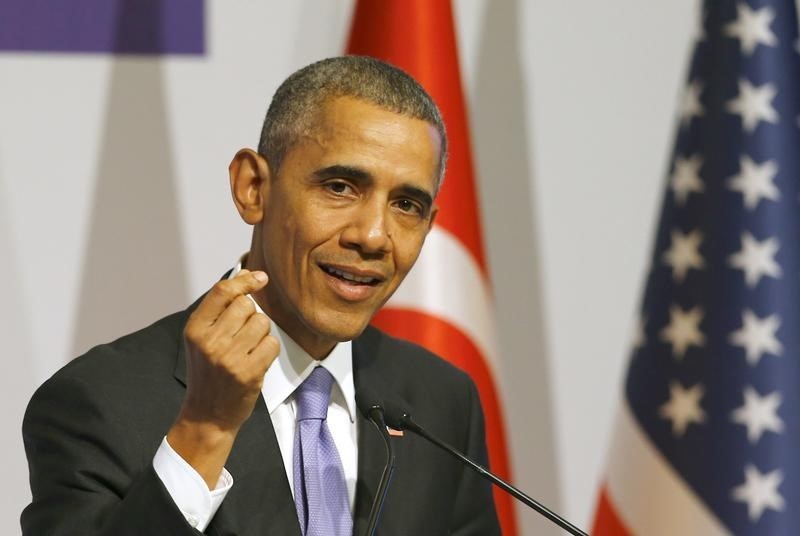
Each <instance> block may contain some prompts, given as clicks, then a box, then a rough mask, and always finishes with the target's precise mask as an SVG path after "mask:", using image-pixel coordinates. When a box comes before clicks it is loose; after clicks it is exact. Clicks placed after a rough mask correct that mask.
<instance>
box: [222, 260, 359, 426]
mask: <svg viewBox="0 0 800 536" xmlns="http://www.w3.org/2000/svg"><path fill="white" fill-rule="evenodd" d="M245 258H246V255H243V256H242V257H241V259H240V260H239V263H238V264H237V265H236V267H235V268H234V269H233V270H232V271H231V273H230V275H229V276H228V278H232V277H235V276H236V274H238V273H239V271H240V270H241V269H242V263H243V261H244V259H245ZM248 297H249V298H250V299H251V300H252V301H253V303H254V304H255V306H256V310H257V311H258V312H260V313H263V312H264V311H263V310H262V309H261V307H260V306H259V305H258V303H256V301H255V299H253V297H252V296H249V295H248ZM270 334H271V335H272V336H274V337H275V338H276V339H278V342H279V343H280V346H281V349H280V353H279V354H278V357H277V358H276V359H275V361H273V362H272V364H271V365H270V366H269V369H267V373H266V374H265V375H264V386H263V388H262V389H261V392H262V394H263V395H264V402H266V404H267V410H268V411H269V412H270V414H272V412H273V411H274V410H275V409H276V408H278V407H279V406H280V405H281V404H283V403H285V402H286V401H287V399H288V398H289V397H290V396H292V394H293V393H294V391H295V389H297V388H298V387H299V386H300V384H301V383H303V381H304V380H305V379H306V378H307V377H308V376H309V374H311V371H313V370H314V368H315V367H317V366H322V367H325V368H326V369H327V370H328V372H330V373H331V375H332V376H333V378H334V380H336V381H335V383H336V386H337V387H338V389H337V388H334V389H333V391H332V392H331V401H332V402H333V403H336V404H339V405H341V406H342V407H344V408H345V409H347V412H348V413H349V414H350V421H351V422H355V417H356V399H355V385H354V383H353V346H352V342H351V341H344V342H340V343H337V344H336V346H334V347H333V350H331V353H330V354H328V355H327V356H326V357H325V358H324V359H322V360H320V361H317V360H316V359H314V358H313V357H311V356H310V355H309V354H308V352H306V351H305V350H303V349H302V348H301V347H300V345H299V344H297V343H296V342H295V341H294V340H293V339H292V338H291V337H289V336H288V335H287V334H286V332H284V331H283V330H282V329H281V328H280V326H278V324H277V323H275V321H272V329H271V331H270Z"/></svg>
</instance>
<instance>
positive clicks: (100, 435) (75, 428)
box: [21, 376, 200, 536]
mask: <svg viewBox="0 0 800 536" xmlns="http://www.w3.org/2000/svg"><path fill="white" fill-rule="evenodd" d="M115 413H116V412H115V411H114V404H113V402H112V401H104V400H99V399H98V398H97V396H96V395H95V393H93V390H92V388H91V387H90V386H89V385H87V384H86V383H84V382H83V381H81V380H80V379H75V378H70V377H64V376H56V377H54V378H53V379H51V380H49V381H48V382H46V383H45V384H44V385H43V386H42V387H41V388H39V390H38V391H37V392H36V394H34V396H33V398H32V400H31V402H30V404H29V405H28V409H27V411H26V413H25V419H24V421H23V426H22V435H23V440H24V443H25V452H26V455H27V457H28V466H29V470H30V485H31V493H32V501H31V503H30V504H29V505H28V506H27V507H26V508H25V510H24V511H23V512H22V516H21V525H22V534H23V535H24V536H42V535H47V536H68V535H76V536H77V535H81V536H112V535H113V536H127V535H131V536H133V535H137V536H139V535H142V534H148V535H153V536H160V535H164V536H166V535H174V536H197V535H199V534H200V532H198V531H196V530H194V529H193V528H192V527H191V526H189V524H188V523H187V522H186V520H185V518H184V516H183V514H182V513H181V512H180V510H178V508H177V506H175V503H174V502H173V501H172V499H171V498H170V496H169V494H168V492H167V490H166V489H165V488H164V486H163V484H162V483H161V480H160V479H159V478H158V476H157V475H156V473H155V471H154V470H153V466H152V458H153V454H154V452H149V453H145V452H143V450H146V449H143V447H142V440H141V437H140V435H139V433H138V432H137V431H136V430H132V429H131V428H132V427H131V426H128V425H127V424H128V423H126V422H123V421H124V420H125V419H122V418H120V416H119V415H118V414H115Z"/></svg>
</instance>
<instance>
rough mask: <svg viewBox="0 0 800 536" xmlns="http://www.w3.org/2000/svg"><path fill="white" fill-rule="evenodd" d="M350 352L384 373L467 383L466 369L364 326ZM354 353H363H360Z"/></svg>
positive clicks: (468, 378)
mask: <svg viewBox="0 0 800 536" xmlns="http://www.w3.org/2000/svg"><path fill="white" fill-rule="evenodd" d="M354 345H355V346H354V348H355V349H354V353H355V354H356V355H357V358H359V357H361V358H363V359H364V360H366V361H369V362H370V363H371V364H372V366H374V367H378V368H380V369H382V370H383V371H384V372H385V373H387V374H394V375H398V376H399V377H406V376H413V377H415V378H416V379H417V380H420V381H426V380H427V381H430V382H436V383H437V384H439V385H441V382H445V383H453V384H458V385H462V384H471V383H472V380H471V379H470V377H469V375H467V373H466V372H464V371H463V370H461V369H459V368H458V367H456V366H454V365H453V364H451V363H449V362H448V361H446V360H445V359H443V358H442V357H440V356H438V355H436V354H434V353H433V352H431V351H430V350H428V349H426V348H424V347H422V346H420V345H418V344H415V343H413V342H411V341H408V340H405V339H398V338H396V337H393V336H391V335H389V334H388V333H386V332H384V331H381V330H379V329H378V328H376V327H373V326H368V327H367V329H366V330H364V332H363V333H362V334H361V336H359V337H358V338H357V339H356V340H355V341H354ZM358 354H367V355H361V356H359V355H358Z"/></svg>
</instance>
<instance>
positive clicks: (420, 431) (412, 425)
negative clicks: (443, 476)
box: [370, 412, 589, 536]
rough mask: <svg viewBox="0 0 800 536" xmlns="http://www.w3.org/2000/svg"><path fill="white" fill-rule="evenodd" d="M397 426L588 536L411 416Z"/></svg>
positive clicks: (579, 534)
mask: <svg viewBox="0 0 800 536" xmlns="http://www.w3.org/2000/svg"><path fill="white" fill-rule="evenodd" d="M392 420H393V419H392ZM397 424H400V425H401V426H400V428H402V429H406V430H409V431H411V432H414V433H415V434H417V435H419V436H422V437H423V438H425V439H427V440H428V441H430V442H431V443H433V444H434V445H436V446H437V447H439V448H440V449H442V450H444V451H445V452H447V453H448V454H450V455H451V456H454V457H455V458H457V459H458V460H460V461H462V462H463V463H465V464H467V465H468V466H469V467H470V468H471V469H472V470H474V471H475V472H477V473H478V474H479V475H480V476H482V477H483V478H485V479H486V480H489V481H490V482H491V483H492V484H494V485H496V486H499V487H501V488H502V489H504V490H505V491H507V492H508V493H510V494H511V495H513V496H514V497H515V498H516V499H518V500H519V501H521V502H523V503H525V504H526V505H528V506H529V507H530V508H533V509H534V510H536V511H537V512H539V513H540V514H542V515H543V516H544V517H546V518H547V519H549V520H550V521H552V522H553V523H555V524H556V525H558V526H559V527H561V528H562V529H564V530H566V531H567V532H569V533H570V534H573V535H574V536H589V535H588V534H587V533H585V532H583V531H582V530H581V529H579V528H578V527H576V526H575V525H573V524H572V523H570V522H569V521H567V520H566V519H564V518H563V517H561V516H560V515H558V514H556V513H555V512H553V511H552V510H550V509H549V508H547V507H546V506H544V505H543V504H541V503H540V502H538V501H536V500H535V499H534V498H532V497H529V496H528V495H526V494H524V493H523V492H522V491H521V490H519V489H517V488H515V487H514V486H512V485H511V484H509V483H508V482H506V481H505V480H503V479H502V478H500V477H498V476H496V475H494V474H493V473H491V472H489V471H488V470H487V469H486V468H485V467H483V466H481V465H479V464H477V463H475V462H473V461H472V460H470V459H469V458H467V457H466V456H464V455H463V454H461V453H460V452H459V451H457V450H456V449H454V448H453V447H451V446H450V445H448V444H447V443H444V442H443V441H440V440H438V439H437V438H435V437H433V436H432V435H430V434H429V433H428V432H427V431H426V430H425V429H424V428H422V427H421V426H420V425H418V424H417V423H416V422H414V420H413V419H412V418H411V415H409V414H407V413H405V412H404V413H403V415H402V417H401V418H400V419H398V423H397ZM393 426H394V423H393ZM387 435H388V434H387ZM370 534H371V533H370Z"/></svg>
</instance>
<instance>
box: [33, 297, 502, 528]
mask: <svg viewBox="0 0 800 536" xmlns="http://www.w3.org/2000/svg"><path fill="white" fill-rule="evenodd" d="M191 309H192V308H191V307H190V308H189V309H187V310H186V311H182V312H179V313H175V314H173V315H170V316H168V317H166V318H164V319H162V320H159V321H158V322H156V323H155V324H153V325H151V326H149V327H147V328H145V329H143V330H141V331H138V332H136V333H133V334H131V335H127V336H125V337H122V338H120V339H118V340H116V341H114V342H112V343H110V344H105V345H101V346H98V347H95V348H93V349H92V350H90V351H89V352H87V353H86V354H85V355H83V356H81V357H79V358H77V359H75V360H74V361H72V362H71V363H69V364H68V365H67V366H65V367H64V368H63V369H61V370H60V371H59V372H58V373H56V374H55V375H54V376H53V377H52V378H51V379H50V380H48V381H47V382H45V383H44V384H43V385H42V386H41V387H40V388H39V389H38V391H37V392H36V394H34V396H33V398H32V400H31V402H30V404H29V406H28V409H27V412H26V415H25V420H24V423H23V438H24V441H25V450H26V453H27V456H28V464H29V467H30V482H31V491H32V494H33V500H32V502H31V504H30V505H29V506H28V507H27V508H25V510H24V511H23V513H22V517H21V523H22V531H23V534H24V535H26V536H49V535H53V536H56V535H57V536H64V535H80V536H95V535H108V536H112V535H113V536H124V535H148V536H150V535H162V534H163V535H178V536H181V535H187V536H188V535H196V534H199V533H198V532H197V531H196V530H194V529H192V528H191V527H190V526H189V525H188V524H187V523H186V521H185V520H184V517H183V515H182V514H181V512H180V511H179V510H178V509H177V507H176V506H175V504H174V502H173V501H172V499H171V498H170V496H169V494H168V493H167V491H166V489H165V488H164V486H163V485H162V483H161V480H160V479H159V478H158V476H157V475H156V473H155V471H154V469H153V466H152V459H153V456H154V455H155V452H156V450H157V448H158V445H159V444H160V442H161V440H162V438H163V437H164V435H165V434H166V432H167V430H168V429H169V428H170V426H171V424H172V421H173V419H174V418H175V416H176V415H177V413H178V410H179V408H180V405H181V401H182V399H183V395H184V391H185V385H186V370H185V367H186V363H185V356H184V346H183V340H182V332H183V326H184V324H185V322H186V320H187V317H188V314H189V312H190V311H191ZM353 360H354V381H355V387H356V391H358V389H359V387H360V386H363V385H369V386H370V388H371V389H372V390H373V391H374V392H376V393H393V394H396V395H399V396H400V397H401V399H402V400H404V401H406V402H407V403H409V404H410V407H411V408H412V412H413V415H414V417H415V420H417V422H419V423H420V424H421V425H422V426H423V427H426V428H427V429H428V430H429V431H430V432H432V433H434V434H435V435H437V436H439V437H440V438H441V439H443V440H444V441H447V442H449V443H450V444H452V445H453V446H455V447H456V448H458V449H461V450H462V451H463V452H465V453H467V455H469V456H471V457H473V458H475V459H477V460H479V461H482V462H483V463H485V461H486V447H485V440H484V427H483V416H482V413H481V409H480V404H479V400H478V396H477V392H476V390H475V387H474V385H473V383H472V382H471V380H470V379H469V378H468V377H467V376H466V375H465V374H464V373H463V372H461V371H459V370H457V369H455V368H454V367H452V366H451V365H449V364H447V363H445V362H444V361H443V360H441V359H440V358H438V357H436V356H434V355H432V354H430V353H428V352H427V351H425V350H423V349H422V348H420V347H418V346H415V345H412V344H411V343H408V342H404V341H400V340H397V339H394V338H391V337H389V336H388V335H386V334H384V333H382V332H380V331H378V330H376V329H374V328H368V329H367V330H366V331H365V332H364V333H363V334H362V335H361V336H360V337H359V338H358V339H356V340H355V341H354V343H353ZM358 418H359V421H358V430H359V460H358V480H357V486H356V507H355V515H354V526H355V530H354V532H355V534H357V535H360V534H363V532H364V530H365V528H366V520H367V516H368V514H369V509H370V506H371V504H372V499H373V496H374V493H375V490H376V488H377V485H378V481H379V479H380V474H381V471H382V470H383V465H384V463H385V449H384V446H383V443H382V440H381V438H380V436H379V435H378V432H377V430H376V429H375V428H374V427H373V426H372V425H371V424H370V423H369V421H367V420H365V419H364V417H363V416H362V415H360V414H359V416H358ZM393 441H395V446H396V451H397V469H396V471H395V473H394V477H393V479H392V482H391V485H390V486H389V493H388V496H387V499H386V503H385V506H384V509H383V513H382V515H381V520H380V525H379V530H378V533H379V534H381V535H387V536H388V535H439V534H454V535H459V536H466V535H492V534H500V529H499V526H498V522H497V516H496V514H495V509H494V503H493V500H492V495H491V490H490V487H489V485H488V484H486V483H485V482H484V481H483V480H481V479H479V478H478V477H477V476H476V475H475V474H474V473H473V472H472V471H470V470H469V469H464V468H462V466H461V465H460V464H458V463H457V462H455V461H454V460H452V459H451V458H450V457H449V456H448V455H446V454H444V453H442V452H440V451H439V450H438V449H436V448H435V447H433V446H431V445H429V444H427V443H426V442H424V441H423V440H422V439H420V438H418V437H415V436H412V435H411V434H410V433H409V432H406V434H405V436H404V437H398V438H393ZM226 468H227V469H228V471H230V473H231V474H232V475H233V478H234V485H233V488H232V489H231V490H230V492H229V493H228V495H227V497H226V499H225V501H224V502H223V504H222V506H221V507H220V509H219V510H218V512H217V514H216V516H215V517H214V518H213V520H212V522H211V524H210V525H209V527H208V529H206V534H212V535H216V536H232V535H238V536H268V535H280V536H284V535H289V536H300V528H299V524H298V521H297V514H296V511H295V506H294V501H293V499H292V494H291V491H290V488H289V483H288V481H287V479H286V472H285V469H284V467H283V461H282V458H281V456H280V452H279V450H278V443H277V441H276V438H275V432H274V429H273V427H272V422H271V421H270V416H269V413H268V412H267V408H266V406H265V404H264V400H263V399H260V400H259V401H258V403H257V404H256V407H255V410H254V411H253V414H252V415H251V417H250V418H249V419H248V420H247V421H246V422H245V424H244V426H243V427H242V429H241V431H240V433H239V435H238V436H237V439H236V442H235V444H234V447H233V451H232V452H231V455H230V457H229V459H228V461H227V463H226Z"/></svg>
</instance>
